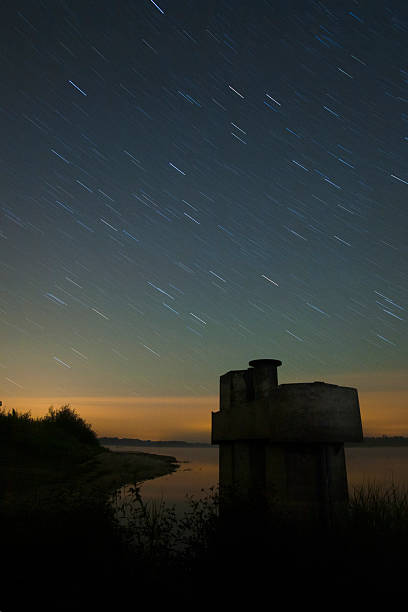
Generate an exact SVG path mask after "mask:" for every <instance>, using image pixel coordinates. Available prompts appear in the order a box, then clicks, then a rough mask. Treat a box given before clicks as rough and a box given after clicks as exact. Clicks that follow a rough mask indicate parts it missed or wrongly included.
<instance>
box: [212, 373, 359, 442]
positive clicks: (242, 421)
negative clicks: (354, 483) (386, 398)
mask: <svg viewBox="0 0 408 612" xmlns="http://www.w3.org/2000/svg"><path fill="white" fill-rule="evenodd" d="M232 374H233V375H234V378H235V379H237V382H238V380H239V384H236V382H235V381H234V383H235V384H234V386H231V387H230V389H228V393H227V398H228V402H227V403H226V405H224V402H223V396H221V405H220V408H221V409H220V411H219V412H213V413H212V443H213V444H219V443H220V442H221V441H225V440H257V439H258V440H261V439H264V440H270V441H274V442H296V441H297V442H360V441H361V440H362V427H361V417H360V407H359V402H358V394H357V390H356V389H354V388H352V387H339V386H337V385H329V384H326V383H322V382H314V383H296V384H290V385H280V386H278V387H277V388H275V389H272V390H271V391H270V393H269V397H267V398H265V399H252V400H251V399H249V400H246V399H245V398H246V387H245V386H244V385H245V382H244V377H243V376H242V375H241V376H240V377H238V376H237V374H238V372H233V373H232Z"/></svg>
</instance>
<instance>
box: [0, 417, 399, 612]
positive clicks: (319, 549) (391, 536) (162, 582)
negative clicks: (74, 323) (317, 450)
mask: <svg viewBox="0 0 408 612" xmlns="http://www.w3.org/2000/svg"><path fill="white" fill-rule="evenodd" d="M57 420H58V419H57V415H55V414H54V416H53V415H52V414H51V415H50V422H53V421H57ZM3 424H4V422H3ZM47 427H51V428H52V427H56V425H51V424H48V425H47ZM80 429H81V430H82V429H83V426H82V425H81V428H80ZM2 432H3V430H2ZM3 433H4V432H3ZM3 433H2V434H1V435H2V436H3ZM54 433H55V432H54ZM44 436H45V434H44ZM84 436H89V445H88V443H87V442H83V441H79V438H78V439H77V443H78V446H77V450H76V451H75V453H78V455H77V456H81V457H83V456H84V454H83V453H85V455H86V453H87V452H89V453H91V454H92V453H94V452H95V453H96V454H98V453H100V452H101V451H96V450H91V448H92V447H93V445H94V442H93V440H92V435H91V434H90V433H86V432H84ZM74 437H75V436H74ZM4 439H5V437H4V436H3V440H4ZM87 439H88V438H87ZM83 444H84V445H85V447H84V446H83ZM6 445H7V444H6ZM51 446H52V445H51ZM88 446H89V448H88ZM53 448H55V445H54V447H53ZM60 448H61V446H59V445H57V452H56V454H54V455H52V453H51V451H50V450H49V453H51V454H48V455H47V454H46V457H47V461H48V462H49V461H50V460H52V459H53V458H54V459H55V461H56V463H57V464H58V463H59V462H60V463H61V465H65V466H66V464H67V459H66V458H65V459H62V458H61V456H59V455H58V452H59V451H58V449H60ZM32 449H33V447H31V451H28V450H27V451H24V450H23V451H22V452H23V453H24V452H26V453H28V455H27V456H30V453H31V457H34V455H35V452H34V451H33V450H32ZM43 450H44V448H43V447H42V451H41V452H43ZM13 452H14V451H13V448H12V445H10V444H9V445H8V450H7V453H8V454H9V455H10V453H11V454H13ZM44 452H45V451H44ZM102 452H103V451H102ZM7 453H6V454H7ZM62 454H63V453H62ZM58 456H59V459H58ZM56 457H57V459H56ZM68 463H69V462H68ZM139 484H140V483H139V482H137V481H135V484H134V487H133V488H132V490H131V491H130V492H129V496H128V497H119V496H113V497H112V496H108V495H107V494H106V488H100V487H99V488H98V487H92V486H91V483H89V484H88V486H87V487H78V486H75V484H74V481H73V480H72V479H71V481H69V483H68V484H67V485H66V486H62V484H60V485H59V486H55V487H54V488H53V487H50V486H48V487H42V488H41V487H37V488H33V487H32V488H31V495H27V496H21V495H14V496H10V495H9V496H8V497H6V498H4V497H3V499H2V500H1V510H0V542H1V563H2V568H1V572H0V581H1V584H0V610H1V611H2V612H9V611H14V610H15V611H20V610H28V609H41V610H55V611H65V610H75V611H77V610H87V611H88V610H89V611H93V610H95V611H99V610H121V608H122V607H123V606H126V612H127V610H140V609H141V608H142V606H143V607H145V606H147V605H148V606H149V608H151V609H158V608H159V607H164V606H166V609H174V608H175V607H180V606H182V607H183V608H184V606H189V607H192V606H194V607H195V608H200V609H201V608H202V607H203V606H211V607H214V606H216V607H218V606H219V605H223V606H228V607H230V606H238V605H240V608H241V607H242V606H248V604H249V605H251V606H252V607H255V606H256V607H260V606H262V607H263V606H265V605H267V606H268V607H270V608H273V607H277V606H278V605H279V607H281V606H282V605H284V606H285V608H287V607H288V606H289V607H292V606H293V605H296V606H299V605H302V606H303V607H305V606H309V605H312V606H313V608H314V609H316V607H317V608H318V609H323V607H324V609H326V610H327V609H328V608H329V606H330V607H333V606H334V607H336V606H337V605H338V604H339V603H342V604H345V605H351V604H352V605H355V604H357V603H358V604H363V603H364V604H365V605H366V604H368V603H369V602H371V603H372V602H378V601H379V599H380V598H382V597H385V598H386V600H387V602H388V604H390V603H392V601H393V599H394V598H396V597H397V596H398V595H399V594H404V593H405V589H406V585H405V580H406V554H407V550H408V494H407V493H406V492H405V491H403V490H402V489H398V488H397V487H395V486H394V487H391V488H390V489H388V490H381V489H380V488H378V487H376V486H375V485H374V484H372V485H366V486H365V487H364V488H361V489H359V490H356V491H355V492H354V494H353V495H352V496H351V499H350V504H349V509H348V516H347V520H346V522H345V524H344V525H343V526H342V527H338V528H337V529H332V530H330V529H323V528H319V527H316V526H307V525H306V524H305V523H302V524H300V523H297V524H288V523H286V522H285V518H284V517H279V516H278V515H276V517H275V518H274V519H273V520H271V521H270V522H269V524H268V525H266V524H264V523H262V521H260V520H258V519H255V518H254V515H253V514H251V513H250V512H247V511H244V510H243V509H236V511H235V512H234V513H233V514H232V515H229V516H228V518H222V517H221V518H220V516H219V512H218V509H219V504H218V501H219V500H218V494H217V491H216V489H211V490H209V491H207V492H206V493H205V492H203V494H204V497H203V498H202V499H200V500H198V499H194V498H192V499H191V500H190V509H189V511H188V512H187V513H185V515H184V516H183V517H181V518H180V517H178V516H177V515H176V513H175V510H174V508H172V507H170V506H167V505H166V504H165V503H164V502H157V503H155V504H153V503H150V504H146V503H144V502H143V500H142V498H141V496H140V489H139ZM3 490H4V489H3ZM265 598H266V601H265Z"/></svg>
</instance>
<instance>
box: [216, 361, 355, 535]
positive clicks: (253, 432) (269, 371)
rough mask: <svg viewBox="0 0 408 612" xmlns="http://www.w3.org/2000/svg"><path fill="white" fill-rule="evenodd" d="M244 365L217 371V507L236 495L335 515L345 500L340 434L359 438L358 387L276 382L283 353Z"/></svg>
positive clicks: (267, 506)
mask: <svg viewBox="0 0 408 612" xmlns="http://www.w3.org/2000/svg"><path fill="white" fill-rule="evenodd" d="M249 365H250V366H251V367H250V368H249V369H247V370H236V371H232V372H227V373H226V374H224V375H223V376H221V377H220V411H219V412H213V413H212V443H213V444H219V478H220V495H221V510H223V509H225V508H226V507H227V505H228V502H233V503H235V502H237V501H239V502H240V504H241V505H242V503H244V505H245V504H249V505H252V507H253V508H256V511H257V512H258V511H259V510H260V509H261V508H262V509H264V510H266V511H267V512H270V511H272V510H273V509H275V510H276V509H277V508H278V509H279V510H281V511H283V512H284V514H285V515H286V516H293V517H302V518H306V517H308V518H311V519H313V520H317V521H319V522H324V523H325V524H328V525H331V524H333V523H335V522H336V520H337V519H339V518H340V517H341V516H342V514H343V512H344V509H345V507H346V504H347V501H348V487H347V473H346V464H345V456H344V442H360V441H362V439H363V433H362V426H361V417H360V408H359V403H358V394H357V389H354V388H351V387H339V386H337V385H330V384H326V383H324V382H313V383H297V384H287V385H278V378H277V367H278V366H280V365H281V362H280V361H278V360H275V359H257V360H254V361H250V362H249Z"/></svg>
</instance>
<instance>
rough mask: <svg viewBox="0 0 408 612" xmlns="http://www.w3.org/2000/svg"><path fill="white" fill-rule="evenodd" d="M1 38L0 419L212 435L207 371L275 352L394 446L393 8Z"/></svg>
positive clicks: (11, 31) (404, 26)
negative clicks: (20, 412) (353, 395)
mask: <svg viewBox="0 0 408 612" xmlns="http://www.w3.org/2000/svg"><path fill="white" fill-rule="evenodd" d="M1 30H2V35H1V39H0V64H1V71H0V80H1V98H0V123H1V132H0V133H1V141H0V162H1V200H0V210H1V221H0V249H1V257H0V259H1V295H0V297H1V302H0V315H1V316H0V326H1V338H2V341H1V345H2V351H1V356H0V366H1V367H0V376H1V383H0V388H1V396H0V398H1V399H3V403H4V404H6V405H8V406H9V407H13V406H14V405H16V406H17V405H18V406H20V405H25V407H26V408H27V409H29V408H31V407H34V408H35V402H34V403H33V400H32V398H46V400H44V401H46V402H47V403H48V405H50V404H51V403H53V401H55V402H56V403H58V402H57V398H58V400H59V399H60V398H65V399H66V401H68V402H71V403H72V405H73V407H74V408H75V407H77V406H80V405H82V404H81V402H80V401H79V399H78V400H77V402H76V400H75V398H82V400H83V398H93V400H92V401H93V404H92V405H93V409H92V410H93V412H92V410H89V411H88V412H86V410H85V416H87V415H89V416H90V417H92V418H93V419H94V420H95V422H96V423H97V424H98V398H100V402H101V404H100V405H102V404H103V403H104V408H103V410H104V411H105V413H106V414H110V417H109V418H110V421H109V422H110V426H108V425H107V424H106V423H107V421H104V422H102V421H99V423H100V425H99V427H100V431H101V432H102V433H105V434H109V433H113V434H117V433H118V432H119V433H121V435H126V434H128V433H133V434H135V435H136V434H137V433H138V431H139V430H137V431H136V430H134V431H133V430H131V428H130V429H129V428H128V429H127V428H126V427H128V426H129V423H130V422H131V421H132V418H133V419H134V422H135V423H136V421H137V418H138V416H139V417H140V418H141V416H140V415H142V413H143V423H144V424H146V423H147V421H148V417H149V410H151V411H152V412H151V414H152V418H153V415H155V417H154V418H155V419H156V420H155V423H156V425H155V428H154V427H153V429H152V430H149V431H148V433H150V435H151V436H153V437H154V436H155V434H156V435H157V437H160V436H161V435H162V436H163V435H165V434H168V435H170V434H172V435H177V433H179V434H180V435H182V434H183V435H184V436H187V437H190V438H194V437H200V436H201V438H202V439H204V438H206V436H207V434H206V433H205V431H206V430H208V429H209V420H210V417H209V411H208V407H207V408H206V409H205V410H204V409H203V406H204V405H205V406H207V404H206V403H205V402H206V399H205V398H207V399H208V402H209V404H208V406H209V405H210V404H211V406H212V408H213V409H216V398H215V396H216V395H217V393H218V384H219V376H220V375H221V374H223V373H224V372H226V371H228V370H232V369H242V368H246V367H247V363H248V361H249V360H250V359H255V358H260V357H269V358H276V359H281V360H282V362H283V366H282V368H281V369H280V372H279V374H280V381H281V382H299V381H313V380H326V381H327V382H335V383H338V384H345V385H350V386H358V387H359V390H360V389H361V390H362V392H363V398H364V397H365V399H364V400H363V401H364V402H365V403H364V405H362V407H363V408H364V415H365V416H366V417H367V423H368V427H370V423H371V426H372V428H373V429H375V428H376V427H377V429H378V427H380V429H381V431H388V430H389V431H392V432H394V433H398V432H399V433H401V432H402V433H408V417H407V411H406V409H408V406H407V398H408V391H407V388H408V382H406V381H405V376H404V373H405V370H406V366H407V361H408V359H407V357H408V353H407V334H406V330H407V325H406V318H407V313H406V308H407V306H406V304H407V287H408V284H407V270H408V266H407V237H408V228H407V218H408V214H407V202H408V156H407V148H408V88H407V84H408V62H407V59H408V6H407V4H406V2H405V1H404V0H401V1H400V2H376V1H374V0H373V1H371V2H357V1H353V0H350V1H349V2H344V1H333V0H331V1H330V0H329V1H328V2H319V1H308V0H304V1H303V2H295V3H292V4H290V3H288V2H280V1H272V0H270V1H266V0H253V1H252V2H249V1H245V2H243V1H239V0H231V1H225V0H220V1H208V0H192V1H188V0H182V1H181V0H160V1H158V2H157V3H155V2H152V1H151V0H134V1H129V0H127V1H125V0H120V1H118V2H107V1H105V0H98V1H97V2H91V1H82V2H79V1H78V2H73V1H67V2H57V1H54V0H52V1H51V0H45V1H38V2H37V1H36V2H34V1H31V2H30V1H23V2H19V3H16V4H13V6H12V7H11V3H10V6H9V8H6V9H4V11H3V14H2V28H1ZM364 393H366V396H364ZM107 398H108V399H107ZM115 398H117V402H116V401H115ZM132 398H135V401H134V403H133V404H132ZM149 398H150V399H149ZM154 398H156V399H157V398H161V399H158V400H157V401H158V403H157V402H156V403H155V399H154ZM171 398H175V399H174V401H173V404H174V402H176V404H177V401H179V400H177V398H183V399H182V400H180V402H181V403H180V405H181V404H183V406H184V408H183V410H181V409H180V412H179V414H180V419H182V421H183V426H182V425H181V424H180V427H179V426H178V425H177V422H175V421H177V418H176V416H174V415H176V414H177V405H176V404H174V406H176V407H175V408H174V406H173V408H174V410H175V411H176V412H174V410H173V413H172V415H171V416H170V412H171V411H170V412H166V407H165V404H166V402H167V403H168V404H169V405H170V404H171V401H172V400H171ZM188 398H191V401H190V400H189V399H188ZM194 398H195V399H194ZM384 398H386V399H384ZM176 400H177V401H176ZM143 401H145V403H144V404H143V406H144V408H143V409H142V408H140V406H141V405H142V403H143ZM30 402H31V404H30ZM121 402H122V404H124V403H125V404H126V406H127V408H126V410H127V413H126V414H127V417H126V418H127V421H126V423H127V426H126V427H125V426H124V425H123V423H124V422H125V421H121V419H122V416H123V415H122V413H121V411H120V409H119V408H118V406H119V405H120V403H121ZM141 402H142V403H141ZM146 402H147V404H146ZM149 402H150V403H149ZM370 402H371V403H370ZM384 402H385V403H384ZM91 403H92V402H90V401H89V402H88V404H89V405H90V404H91ZM159 404H160V405H159ZM138 406H139V408H140V411H139V412H138V410H139V408H138ZM146 406H147V407H146ZM149 406H150V407H149ZM163 406H164V407H163ZM374 406H376V408H375V407H374ZM101 410H102V409H101ZM194 411H195V412H194ZM198 414H200V419H201V420H200V423H201V425H200V424H197V423H198V422H197V423H196V425H194V426H193V425H192V427H191V429H189V428H188V420H189V418H190V417H191V419H192V421H193V420H194V419H195V418H196V416H197V415H198ZM167 418H171V419H173V425H174V430H171V431H170V430H167V429H166V428H165V427H164V425H163V424H164V423H165V422H166V419H167ZM370 418H371V421H370ZM174 420H175V421H174ZM121 422H122V425H120V423H121ZM115 423H116V424H115ZM186 423H187V425H186ZM381 424H382V425H381ZM161 425H163V428H161ZM387 427H388V429H387ZM393 428H394V429H393ZM193 430H194V431H193ZM140 431H141V430H140ZM188 432H190V433H191V435H189V433H188ZM142 433H143V432H142ZM140 437H142V436H140Z"/></svg>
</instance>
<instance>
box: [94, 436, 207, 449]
mask: <svg viewBox="0 0 408 612" xmlns="http://www.w3.org/2000/svg"><path fill="white" fill-rule="evenodd" d="M99 442H100V444H102V445H103V446H163V447H165V446H167V447H171V446H172V447H180V446H186V447H189V448H209V447H211V446H213V445H212V444H208V443H207V442H185V441H184V440H139V438H99Z"/></svg>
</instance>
